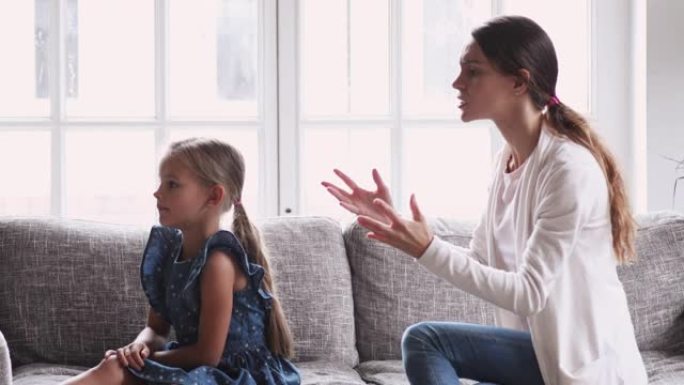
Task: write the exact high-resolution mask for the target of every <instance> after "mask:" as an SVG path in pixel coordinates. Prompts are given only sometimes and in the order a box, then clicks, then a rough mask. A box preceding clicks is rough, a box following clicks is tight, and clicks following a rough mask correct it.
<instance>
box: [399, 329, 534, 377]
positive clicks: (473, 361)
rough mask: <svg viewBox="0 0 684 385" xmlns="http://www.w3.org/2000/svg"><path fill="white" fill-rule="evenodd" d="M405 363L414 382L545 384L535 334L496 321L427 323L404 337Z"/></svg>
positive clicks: (402, 346) (409, 331) (407, 373)
mask: <svg viewBox="0 0 684 385" xmlns="http://www.w3.org/2000/svg"><path fill="white" fill-rule="evenodd" d="M401 348H402V356H403V359H404V368H405V369H406V375H407V376H408V379H409V382H411V384H412V385H418V384H420V385H433V384H434V385H446V384H454V385H456V384H460V381H459V379H461V378H468V379H471V380H475V381H480V383H481V385H485V384H497V385H518V384H519V385H544V381H543V380H542V376H541V373H540V371H539V364H538V363H537V358H536V357H535V355H534V349H533V348H532V339H531V337H530V333H527V332H521V331H517V330H512V329H502V328H496V327H491V326H482V325H473V324H464V323H453V322H422V323H419V324H415V325H412V326H410V327H409V328H408V329H406V331H405V332H404V337H403V339H402V341H401Z"/></svg>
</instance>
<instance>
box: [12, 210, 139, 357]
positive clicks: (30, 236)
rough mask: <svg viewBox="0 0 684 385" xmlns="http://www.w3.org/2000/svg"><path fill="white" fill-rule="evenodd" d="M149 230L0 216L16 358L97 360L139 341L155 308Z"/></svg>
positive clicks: (91, 223) (81, 222)
mask: <svg viewBox="0 0 684 385" xmlns="http://www.w3.org/2000/svg"><path fill="white" fill-rule="evenodd" d="M145 235H146V231H142V230H141V229H138V228H132V227H125V226H113V225H105V224H100V223H93V222H83V221H59V220H56V219H21V218H17V219H7V218H5V219H2V220H0V264H2V267H3V268H2V269H0V330H2V332H3V333H4V334H5V338H6V339H7V343H8V344H9V347H10V353H11V356H12V365H13V366H18V365H25V364H30V363H34V362H48V363H56V362H60V363H70V364H74V365H88V366H90V365H94V364H95V363H97V362H98V361H99V360H100V359H101V358H102V356H103V354H104V352H105V350H106V349H108V348H113V347H119V346H122V345H123V344H125V343H128V342H130V341H131V339H132V338H134V337H135V336H136V335H137V334H138V332H139V331H140V330H141V327H142V326H143V325H144V320H145V316H146V312H147V301H146V300H145V298H144V294H143V292H142V290H141V288H140V283H139V281H140V278H139V276H140V274H139V273H138V271H139V264H140V255H141V253H142V250H143V245H144V242H145Z"/></svg>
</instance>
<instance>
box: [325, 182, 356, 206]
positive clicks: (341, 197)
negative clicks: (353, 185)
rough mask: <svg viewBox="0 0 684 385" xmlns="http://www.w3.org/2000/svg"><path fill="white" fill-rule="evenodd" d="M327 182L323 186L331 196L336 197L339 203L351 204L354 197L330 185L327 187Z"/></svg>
mask: <svg viewBox="0 0 684 385" xmlns="http://www.w3.org/2000/svg"><path fill="white" fill-rule="evenodd" d="M325 183H326V182H323V186H324V187H325V189H326V190H328V192H329V193H330V195H332V196H334V197H335V198H336V199H337V200H338V201H340V202H351V201H352V197H351V195H349V193H347V192H346V191H343V190H341V189H340V188H339V187H337V186H335V185H332V184H328V185H327V186H326V184H325Z"/></svg>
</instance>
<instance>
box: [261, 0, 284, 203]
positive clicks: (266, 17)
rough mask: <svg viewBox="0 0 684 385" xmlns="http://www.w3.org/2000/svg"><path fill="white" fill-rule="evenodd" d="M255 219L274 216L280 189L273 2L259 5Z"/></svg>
mask: <svg viewBox="0 0 684 385" xmlns="http://www.w3.org/2000/svg"><path fill="white" fill-rule="evenodd" d="M259 10H260V15H261V17H259V23H260V25H259V32H260V34H261V36H262V37H261V38H260V39H259V58H260V60H259V74H261V75H262V76H259V79H261V80H260V83H259V85H258V87H259V88H258V89H259V95H260V98H259V108H260V113H259V116H260V124H259V127H258V128H257V129H258V130H259V135H258V138H259V139H258V140H259V167H260V170H258V175H259V194H258V196H259V202H261V204H260V205H259V207H261V212H260V213H259V216H262V217H271V216H277V215H278V198H279V195H280V193H279V191H280V189H281V187H280V186H279V181H278V168H279V164H278V162H279V159H278V154H279V151H278V87H274V85H275V84H278V55H277V54H278V25H277V23H278V14H277V13H278V6H277V2H274V1H270V0H266V1H260V2H259Z"/></svg>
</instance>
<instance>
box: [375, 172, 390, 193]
mask: <svg viewBox="0 0 684 385" xmlns="http://www.w3.org/2000/svg"><path fill="white" fill-rule="evenodd" d="M373 181H374V182H375V185H376V186H378V191H387V185H385V182H384V181H383V180H382V177H380V173H379V172H378V170H377V169H375V168H374V169H373Z"/></svg>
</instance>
